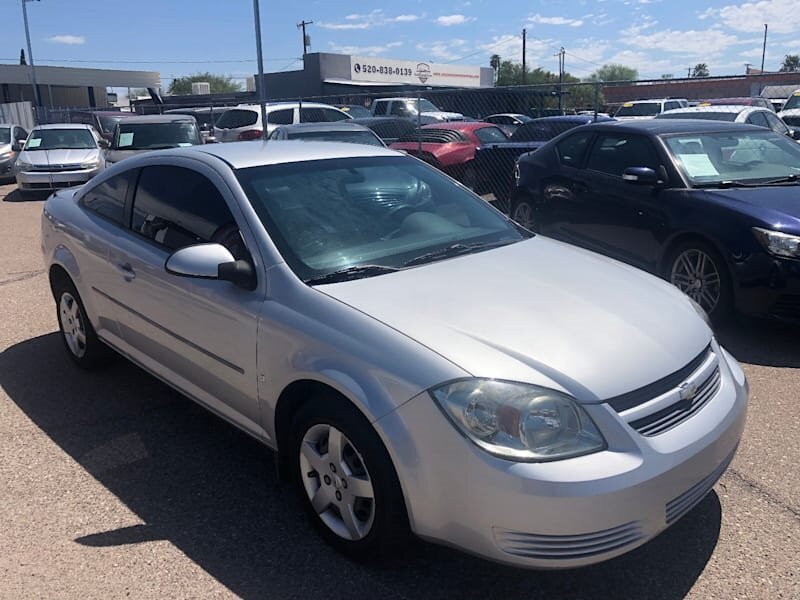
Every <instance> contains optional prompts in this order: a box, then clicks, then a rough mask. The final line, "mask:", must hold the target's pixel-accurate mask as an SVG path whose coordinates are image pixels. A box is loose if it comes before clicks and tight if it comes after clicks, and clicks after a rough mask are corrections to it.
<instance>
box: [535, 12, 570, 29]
mask: <svg viewBox="0 0 800 600" xmlns="http://www.w3.org/2000/svg"><path fill="white" fill-rule="evenodd" d="M529 22H530V23H538V24H540V25H568V26H569V27H580V26H581V25H583V20H581V19H565V18H564V17H543V16H542V15H540V14H538V13H537V14H535V15H533V16H532V17H531V18H530V20H529Z"/></svg>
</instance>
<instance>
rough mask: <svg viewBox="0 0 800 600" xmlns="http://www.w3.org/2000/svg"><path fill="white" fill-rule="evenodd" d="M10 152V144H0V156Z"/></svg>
mask: <svg viewBox="0 0 800 600" xmlns="http://www.w3.org/2000/svg"><path fill="white" fill-rule="evenodd" d="M6 152H11V144H0V154H5V153H6Z"/></svg>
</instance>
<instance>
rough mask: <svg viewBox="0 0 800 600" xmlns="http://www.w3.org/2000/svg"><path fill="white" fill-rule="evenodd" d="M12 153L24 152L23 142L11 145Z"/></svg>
mask: <svg viewBox="0 0 800 600" xmlns="http://www.w3.org/2000/svg"><path fill="white" fill-rule="evenodd" d="M11 151H12V152H22V142H14V143H13V144H11Z"/></svg>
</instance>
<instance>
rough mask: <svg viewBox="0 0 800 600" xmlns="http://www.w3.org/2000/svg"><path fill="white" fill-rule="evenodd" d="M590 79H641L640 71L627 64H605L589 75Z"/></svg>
mask: <svg viewBox="0 0 800 600" xmlns="http://www.w3.org/2000/svg"><path fill="white" fill-rule="evenodd" d="M587 79H588V81H635V80H636V79H639V71H637V70H636V69H634V68H633V67H626V66H625V65H618V64H608V65H603V66H602V67H600V68H599V69H597V71H595V72H594V73H592V74H591V75H589V77H588V78H587Z"/></svg>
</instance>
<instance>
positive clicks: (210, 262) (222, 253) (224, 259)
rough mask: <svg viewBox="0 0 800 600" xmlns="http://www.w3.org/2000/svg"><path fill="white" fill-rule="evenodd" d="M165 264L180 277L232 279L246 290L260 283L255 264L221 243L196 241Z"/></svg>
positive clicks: (231, 280) (166, 267) (170, 271)
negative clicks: (242, 258) (239, 258)
mask: <svg viewBox="0 0 800 600" xmlns="http://www.w3.org/2000/svg"><path fill="white" fill-rule="evenodd" d="M164 268H165V269H166V271H167V273H170V274H172V275H178V276H179V277H192V278H195V279H217V280H220V281H230V282H231V283H233V284H234V285H235V286H237V287H240V288H243V289H246V290H254V289H255V288H256V283H257V280H256V274H255V271H254V270H253V266H252V265H251V264H250V263H249V262H247V261H246V260H236V259H235V258H234V257H233V255H232V254H231V253H230V250H228V249H227V248H226V247H225V246H223V245H222V244H197V245H194V246H187V247H186V248H181V249H180V250H176V251H175V252H173V253H172V254H171V255H170V256H169V258H167V262H166V264H165V265H164Z"/></svg>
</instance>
